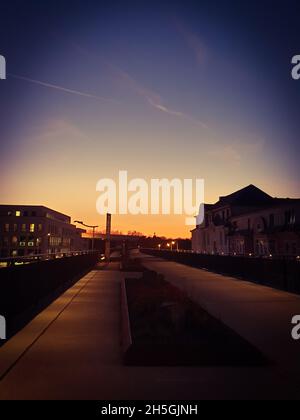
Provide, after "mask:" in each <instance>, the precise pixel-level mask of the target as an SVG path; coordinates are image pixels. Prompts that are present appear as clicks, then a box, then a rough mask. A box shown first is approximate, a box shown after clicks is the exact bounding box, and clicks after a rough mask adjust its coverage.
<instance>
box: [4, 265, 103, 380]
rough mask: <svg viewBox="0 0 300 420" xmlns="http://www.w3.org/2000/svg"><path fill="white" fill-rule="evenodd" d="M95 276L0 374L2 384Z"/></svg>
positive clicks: (86, 282) (90, 278) (89, 278)
mask: <svg viewBox="0 0 300 420" xmlns="http://www.w3.org/2000/svg"><path fill="white" fill-rule="evenodd" d="M95 275H96V272H95V273H94V274H93V276H91V277H88V278H87V280H86V281H85V283H84V284H83V285H82V287H81V288H80V289H79V290H78V291H77V292H76V293H75V294H74V296H72V298H71V299H70V300H69V302H68V303H67V304H66V305H65V306H64V307H63V308H62V309H61V310H60V311H59V313H58V314H57V315H56V316H55V317H54V318H53V319H52V320H51V321H50V322H49V324H48V325H46V327H45V328H44V329H43V330H42V331H41V332H40V333H39V334H38V336H37V337H36V338H35V339H34V340H33V341H32V343H30V344H29V346H27V347H26V348H25V350H23V352H22V353H21V354H20V355H19V357H18V358H17V359H16V360H15V361H14V362H13V363H12V364H11V365H10V366H9V367H8V368H7V369H6V370H5V371H4V372H3V373H2V374H1V376H0V382H2V381H3V379H4V378H5V377H6V376H7V375H8V374H9V373H10V372H11V371H12V370H13V369H14V368H15V367H16V365H17V364H18V363H19V361H20V360H21V359H22V358H23V357H24V356H25V355H26V354H27V353H28V351H29V350H30V349H31V348H32V347H33V346H34V345H35V344H36V343H37V342H38V340H39V339H40V338H41V337H42V336H43V335H44V334H45V333H46V332H47V330H48V329H49V328H50V327H51V326H52V325H53V324H54V322H55V321H57V320H58V318H59V317H60V316H61V315H62V313H63V312H64V311H65V310H66V309H67V308H68V307H69V306H70V305H71V303H72V302H73V301H74V300H75V299H76V298H77V296H78V295H79V294H80V293H81V292H82V290H83V289H84V288H85V287H86V286H87V284H88V283H89V282H90V281H91V280H92V279H93V278H94V277H95ZM58 299H59V298H58ZM46 309H47V308H46ZM46 309H45V310H46Z"/></svg>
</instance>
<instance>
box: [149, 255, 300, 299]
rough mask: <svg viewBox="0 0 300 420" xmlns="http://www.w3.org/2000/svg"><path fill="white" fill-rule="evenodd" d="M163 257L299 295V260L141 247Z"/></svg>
mask: <svg viewBox="0 0 300 420" xmlns="http://www.w3.org/2000/svg"><path fill="white" fill-rule="evenodd" d="M141 252H144V253H145V254H149V255H152V256H155V257H159V258H162V259H165V260H169V261H174V262H177V263H181V264H185V265H189V266H191V267H195V268H200V269H205V270H208V271H212V272H217V273H221V274H225V275H229V276H232V277H235V278H241V279H245V280H249V281H252V282H255V283H259V284H263V285H266V286H271V287H274V288H276V289H281V290H286V291H288V292H291V293H297V294H300V259H299V258H298V257H294V258H293V259H290V258H276V257H272V258H271V257H269V258H264V257H256V256H252V257H250V256H238V255H236V256H234V255H227V256H226V255H224V256H222V255H216V254H214V255H209V254H198V253H191V252H177V251H171V250H161V251H159V250H157V249H155V250H154V249H141Z"/></svg>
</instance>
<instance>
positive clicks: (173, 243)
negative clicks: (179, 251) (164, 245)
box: [171, 241, 175, 251]
mask: <svg viewBox="0 0 300 420" xmlns="http://www.w3.org/2000/svg"><path fill="white" fill-rule="evenodd" d="M174 245H175V242H174V241H172V242H171V251H173V246H174Z"/></svg>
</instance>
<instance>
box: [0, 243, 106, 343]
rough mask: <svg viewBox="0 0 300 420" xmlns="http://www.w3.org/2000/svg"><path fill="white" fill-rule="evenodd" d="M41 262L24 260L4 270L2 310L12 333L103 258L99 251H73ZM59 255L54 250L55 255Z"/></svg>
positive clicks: (1, 277)
mask: <svg viewBox="0 0 300 420" xmlns="http://www.w3.org/2000/svg"><path fill="white" fill-rule="evenodd" d="M67 254H68V255H65V256H64V257H59V258H56V257H55V258H52V259H50V255H49V259H48V255H47V259H44V260H40V261H39V262H38V263H31V261H30V262H29V263H24V262H23V263H20V264H19V265H18V264H16V265H11V266H8V267H7V268H3V269H1V270H0V314H1V315H3V316H5V319H6V320H7V331H8V336H10V334H11V333H12V332H13V331H14V330H15V328H17V324H18V322H19V321H18V320H21V321H22V322H23V321H24V320H26V321H27V319H29V318H28V317H30V316H31V315H32V314H34V313H35V311H38V310H39V308H40V307H41V305H43V304H44V302H45V301H48V300H49V299H50V301H51V299H53V298H55V296H56V295H57V294H59V293H61V292H63V291H64V290H65V289H66V288H67V287H69V286H70V285H72V284H73V283H74V282H75V281H76V280H77V279H79V278H80V277H81V276H82V275H83V274H85V273H86V272H87V271H89V270H91V269H93V267H95V266H96V264H97V263H98V262H99V261H100V258H101V254H100V253H99V252H97V251H94V252H91V251H80V252H71V253H70V252H69V253H67ZM54 255H55V256H57V254H53V255H52V256H54Z"/></svg>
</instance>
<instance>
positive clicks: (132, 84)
mask: <svg viewBox="0 0 300 420" xmlns="http://www.w3.org/2000/svg"><path fill="white" fill-rule="evenodd" d="M105 63H106V65H107V66H109V68H110V69H111V70H112V71H113V73H114V74H115V75H116V76H117V77H118V79H119V80H121V81H123V82H124V83H125V84H126V86H128V87H129V88H130V89H132V90H133V91H134V92H135V93H137V94H138V95H139V96H141V97H142V98H143V99H144V100H145V101H146V102H147V103H148V104H149V105H150V106H151V107H152V108H155V109H156V110H158V111H160V112H163V113H165V114H168V115H172V116H174V117H177V118H182V119H185V120H188V121H190V122H192V123H193V124H196V125H199V126H201V127H202V128H205V129H207V128H208V127H207V125H206V124H205V123H204V122H202V121H200V120H198V119H196V118H194V117H193V116H191V115H189V114H186V113H184V112H181V111H178V110H175V109H173V108H170V107H168V106H166V105H165V104H164V101H163V99H162V97H161V96H160V95H159V94H158V93H156V92H153V91H151V90H150V89H148V88H146V87H144V86H143V85H141V84H140V83H139V82H137V81H136V80H135V79H134V78H133V77H131V76H130V75H129V74H128V73H127V72H125V71H124V70H122V69H120V68H119V67H116V66H115V65H113V64H112V63H110V62H108V61H107V60H105Z"/></svg>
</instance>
